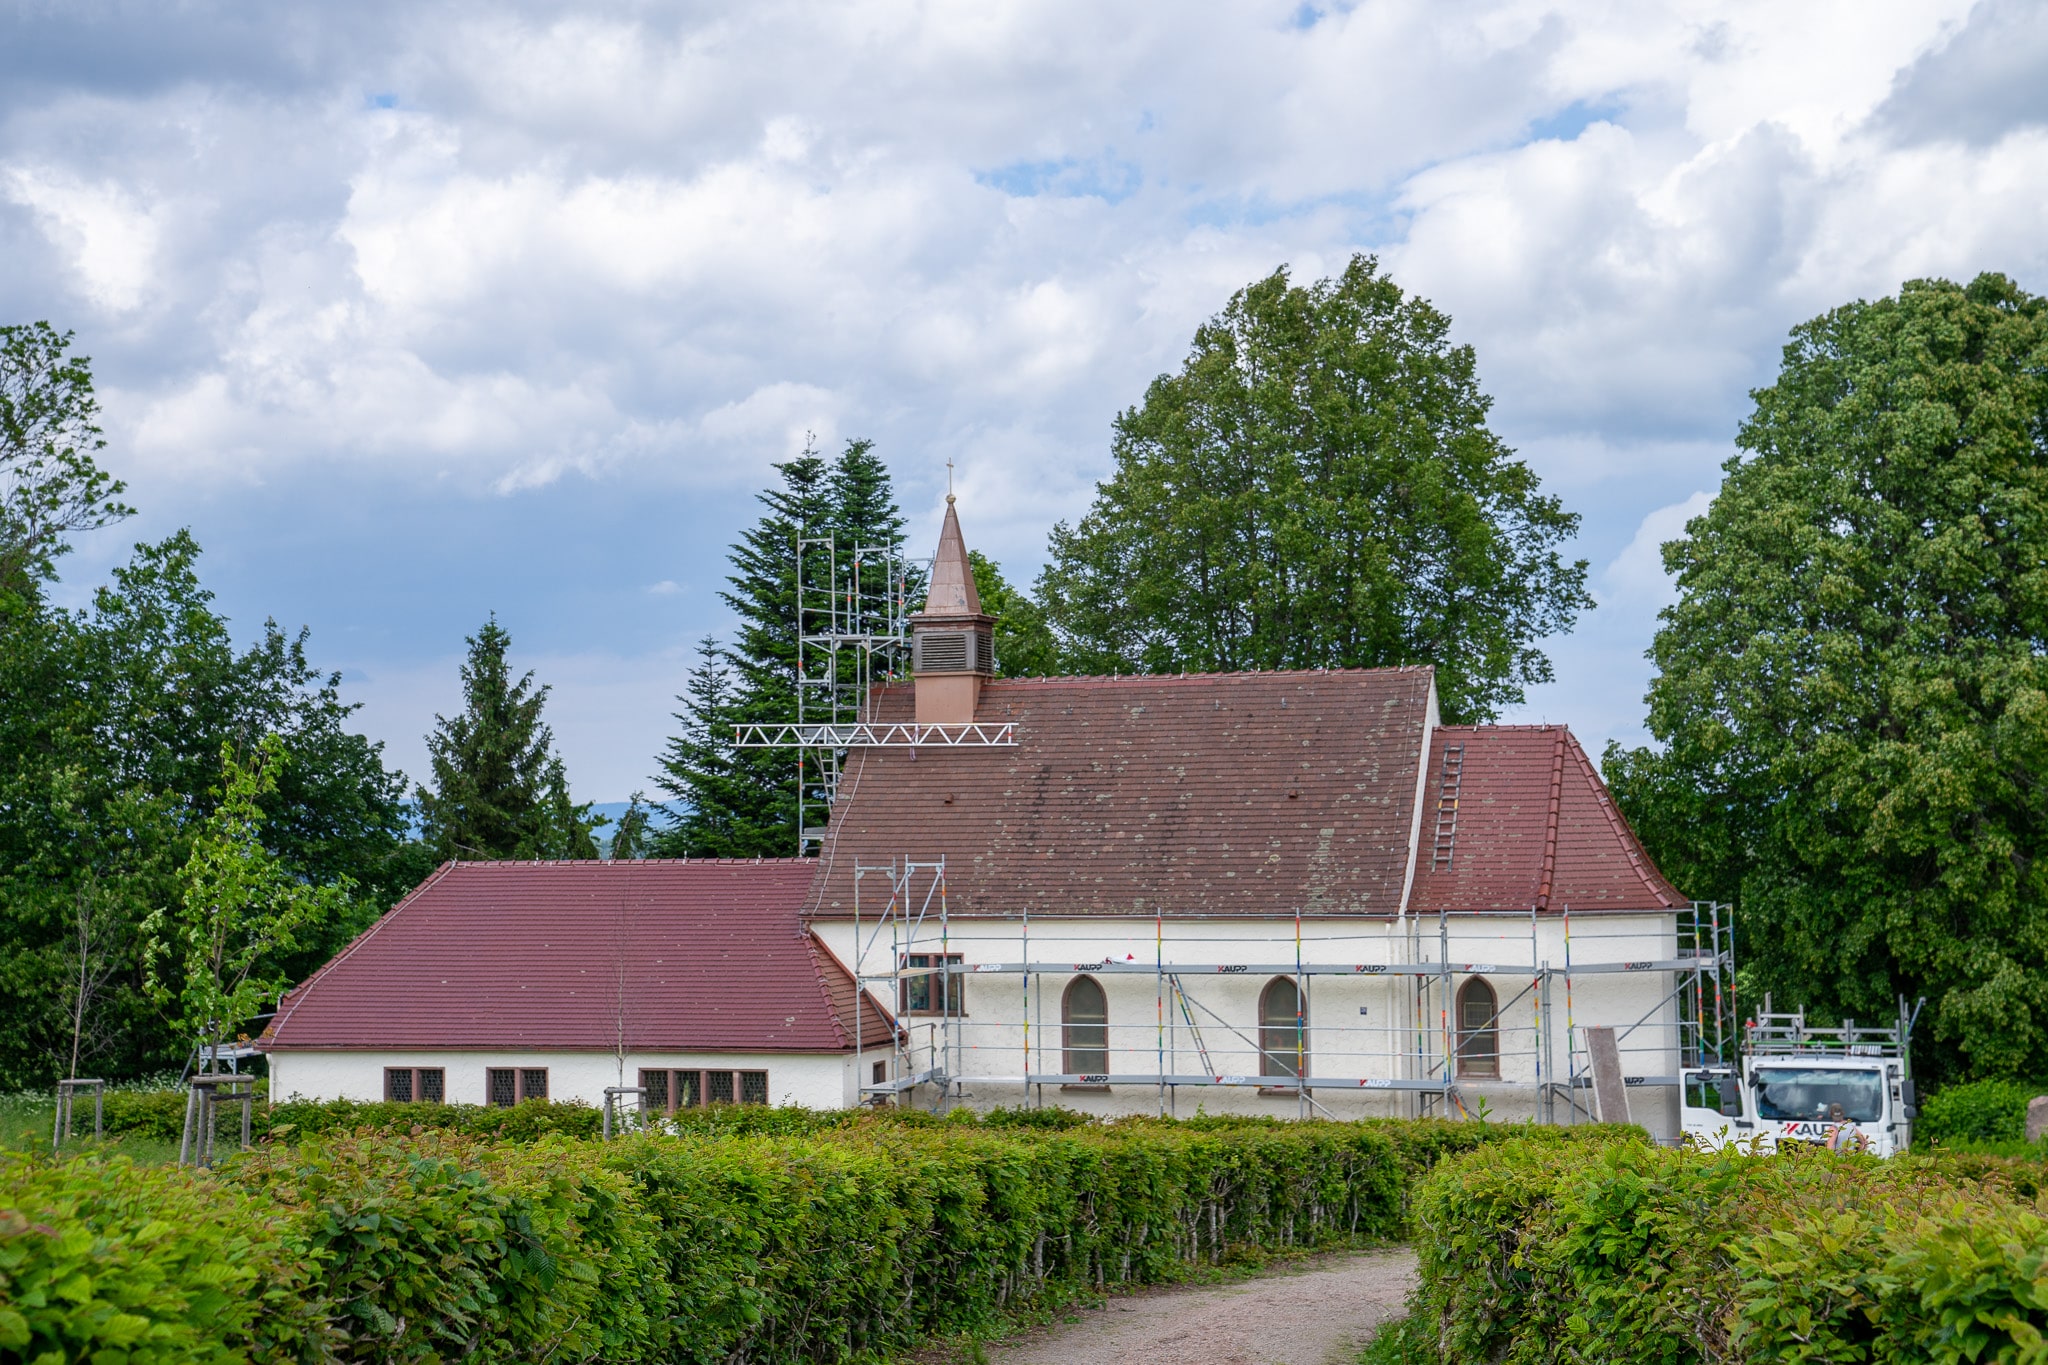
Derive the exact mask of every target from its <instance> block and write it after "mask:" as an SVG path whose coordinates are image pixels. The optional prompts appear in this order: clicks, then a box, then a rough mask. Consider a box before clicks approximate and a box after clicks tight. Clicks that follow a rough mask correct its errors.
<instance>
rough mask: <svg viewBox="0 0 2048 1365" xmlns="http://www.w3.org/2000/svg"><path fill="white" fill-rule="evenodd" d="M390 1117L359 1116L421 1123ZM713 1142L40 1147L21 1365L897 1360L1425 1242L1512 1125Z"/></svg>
mask: <svg viewBox="0 0 2048 1365" xmlns="http://www.w3.org/2000/svg"><path fill="white" fill-rule="evenodd" d="M420 1107H421V1106H405V1107H404V1108H406V1109H407V1110H408V1111H409V1110H412V1109H416V1108H420ZM425 1107H426V1108H434V1106H425ZM289 1108H290V1106H279V1107H278V1112H279V1113H284V1112H286V1111H287V1110H288V1109H289ZM386 1108H387V1107H386V1106H359V1107H358V1110H357V1112H358V1113H359V1114H362V1115H364V1116H366V1117H372V1118H379V1119H389V1120H391V1121H392V1122H393V1123H397V1122H401V1121H403V1120H405V1119H407V1118H410V1117H411V1115H410V1113H406V1114H400V1115H396V1116H393V1115H389V1114H386V1113H384V1112H383V1111H384V1110H385V1109H386ZM546 1108H549V1109H553V1110H561V1109H565V1108H566V1106H547V1107H546ZM319 1112H320V1114H321V1116H322V1118H321V1121H325V1119H326V1118H327V1117H331V1114H329V1111H328V1108H327V1107H325V1106H322V1107H319ZM489 1112H492V1113H496V1114H504V1113H506V1112H508V1111H489ZM510 1112H515V1113H516V1112H517V1111H510ZM585 1112H587V1111H585ZM686 1127H687V1128H688V1130H689V1131H687V1132H685V1133H684V1134H682V1135H674V1134H667V1133H640V1134H633V1135H630V1136H628V1137H625V1138H623V1139H621V1140H618V1141H615V1142H612V1143H608V1144H607V1143H599V1142H591V1141H586V1140H582V1139H579V1138H575V1137H572V1136H567V1135H564V1134H561V1133H541V1134H539V1135H538V1136H535V1137H532V1138H531V1140H521V1141H503V1140H493V1139H491V1138H488V1137H480V1136H477V1135H475V1134H472V1133H465V1132H459V1131H452V1130H446V1129H443V1130H432V1129H427V1128H425V1127H424V1126H423V1125H422V1126H420V1127H418V1128H417V1130H413V1129H408V1130H407V1131H404V1132H392V1131H379V1130H375V1129H368V1128H366V1129H363V1130H361V1131H357V1132H353V1133H340V1132H313V1131H309V1129H310V1125H303V1126H295V1128H294V1130H293V1132H292V1133H290V1134H287V1135H286V1136H290V1137H293V1138H294V1139H295V1140H293V1141H284V1142H272V1143H269V1144H267V1145H266V1146H264V1147H263V1148H261V1149H259V1150H258V1151H256V1152H254V1153H251V1154H249V1155H247V1156H242V1157H238V1158H234V1159H231V1160H229V1161H228V1162H226V1163H224V1164H223V1166H222V1167H221V1168H220V1169H219V1170H218V1172H216V1173H214V1174H206V1173H195V1172H189V1171H179V1170H175V1169H161V1168H159V1169H154V1170H152V1169H147V1168H142V1167H138V1166H135V1165H133V1164H131V1163H129V1162H127V1161H126V1160H125V1159H122V1158H119V1157H107V1156H104V1155H100V1154H88V1155H84V1156H79V1157H74V1158H73V1159H71V1160H70V1161H68V1162H64V1163H52V1162H50V1161H48V1160H46V1159H44V1158H42V1157H39V1156H25V1157H18V1158H13V1159H11V1160H10V1161H9V1164H8V1165H7V1166H6V1167H5V1170H4V1171H0V1209H5V1210H6V1211H7V1212H5V1213H4V1215H0V1303H4V1304H6V1305H7V1307H6V1309H5V1311H4V1312H0V1360H13V1359H23V1360H37V1359H39V1358H43V1357H45V1354H46V1353H50V1352H55V1353H56V1354H55V1355H50V1356H48V1357H47V1358H48V1359H50V1360H53V1361H54V1360H85V1359H92V1360H94V1361H100V1360H105V1361H108V1362H115V1361H127V1362H131V1365H143V1362H149V1361H158V1360H163V1361H168V1360H172V1359H191V1360H214V1361H222V1362H226V1361H234V1360H249V1361H321V1360H366V1361H421V1362H424V1361H430V1360H444V1359H453V1358H457V1357H460V1358H464V1359H470V1358H474V1359H477V1360H484V1361H491V1360H530V1359H552V1360H560V1361H569V1360H606V1361H642V1360H646V1361H684V1362H707V1363H708V1362H714V1361H719V1362H723V1361H731V1360H746V1361H751V1362H774V1361H792V1362H793V1361H811V1360H827V1361H831V1360H878V1359H885V1358H888V1357H889V1356H891V1355H893V1354H894V1353H896V1352H898V1351H900V1350H901V1349H902V1348H905V1347H908V1346H911V1345H914V1344H915V1343H917V1342H919V1341H923V1340H926V1339H929V1338H931V1337H933V1336H935V1335H942V1334H956V1333H963V1332H964V1333H977V1334H986V1333H988V1332H991V1331H995V1330H998V1329H999V1328H1000V1327H1001V1326H1002V1325H1003V1324H1005V1323H1007V1322H1011V1321H1014V1320H1016V1319H1017V1317H1018V1316H1019V1315H1020V1314H1029V1313H1031V1312H1042V1311H1046V1310H1049V1309H1051V1308H1054V1307H1057V1306H1058V1305H1059V1304H1061V1303H1063V1302H1066V1301H1069V1300H1071V1299H1072V1298H1074V1297H1076V1296H1078V1295H1083V1294H1087V1293H1092V1292H1095V1291H1099V1290H1102V1289H1105V1288H1107V1287H1109V1286H1112V1285H1131V1284H1147V1283H1155V1282H1158V1281H1162V1280H1169V1279H1173V1278H1175V1277H1178V1276H1182V1275H1185V1274H1187V1273H1188V1272H1189V1270H1190V1268H1191V1267H1193V1266H1196V1265H1199V1264H1204V1263H1207V1264H1215V1263H1219V1262H1230V1261H1234V1260H1241V1259H1244V1258H1247V1257H1250V1258H1257V1257H1261V1256H1264V1255H1267V1254H1271V1253H1274V1252H1278V1251H1282V1250H1285V1249H1290V1248H1299V1249H1310V1248H1318V1247H1335V1246H1347V1245H1356V1244H1360V1243H1363V1242H1367V1241H1371V1240H1378V1239H1383V1238H1387V1237H1390V1236H1394V1235H1397V1234H1398V1233H1399V1232H1400V1230H1401V1227H1402V1220H1403V1203H1404V1199H1405V1196H1406V1193H1407V1189H1408V1187H1409V1184H1410V1172H1411V1170H1412V1169H1416V1168H1419V1165H1420V1164H1421V1163H1425V1162H1427V1161H1428V1160H1430V1159H1432V1154H1435V1153H1441V1152H1444V1151H1449V1150H1453V1149H1456V1148H1461V1147H1466V1146H1469V1145H1470V1144H1471V1143H1474V1142H1483V1141H1490V1140H1496V1139H1498V1138H1500V1137H1501V1136H1503V1135H1504V1132H1503V1130H1501V1129H1497V1128H1492V1129H1489V1128H1484V1127H1482V1126H1480V1125H1447V1124H1418V1125H1401V1124H1386V1123H1321V1122H1308V1123H1266V1122H1258V1121H1242V1120H1197V1121H1192V1122H1186V1123H1174V1122H1170V1121H1162V1120H1147V1119H1129V1120H1123V1121H1119V1122H1113V1123H1095V1122H1088V1121H1085V1120H1081V1119H1078V1118H1076V1117H1074V1116H1060V1115H1056V1114H1047V1113H1045V1112H1043V1111H1035V1112H1034V1113H1032V1114H1031V1115H1028V1116H1027V1115H1025V1114H1022V1113H1011V1114H995V1115H989V1116H986V1117H984V1118H981V1119H977V1118H975V1117H974V1116H973V1115H970V1114H965V1113H961V1114H955V1115H949V1116H947V1117H945V1118H935V1117H932V1116H930V1115H923V1114H912V1113H904V1112H900V1111H890V1112H884V1113H855V1114H836V1113H835V1114H820V1113H806V1112H805V1111H789V1110H768V1109H753V1110H746V1109H733V1110H726V1111H719V1112H717V1113H714V1114H709V1115H703V1116H692V1117H691V1118H690V1119H689V1120H687V1121H686ZM1453 1129H1462V1130H1463V1131H1461V1132H1453V1131H1452V1130H1453ZM273 1131H275V1127H273ZM507 1135H515V1134H512V1133H511V1132H510V1131H509V1130H508V1133H507ZM521 1136H523V1135H521ZM1569 1140H1570V1138H1569V1136H1568V1135H1565V1134H1562V1133H1558V1134H1554V1135H1552V1136H1551V1137H1549V1138H1548V1139H1547V1141H1546V1142H1544V1143H1540V1144H1536V1145H1547V1146H1552V1147H1554V1146H1556V1145H1557V1144H1558V1143H1560V1142H1564V1141H1569ZM1532 1141H1533V1140H1532ZM95 1351H106V1352H110V1353H109V1354H105V1355H95V1354H93V1352H95ZM124 1351H125V1352H128V1353H129V1354H126V1355H123V1354H121V1353H122V1352H124ZM152 1351H154V1352H156V1354H154V1355H152V1354H149V1352H152Z"/></svg>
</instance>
